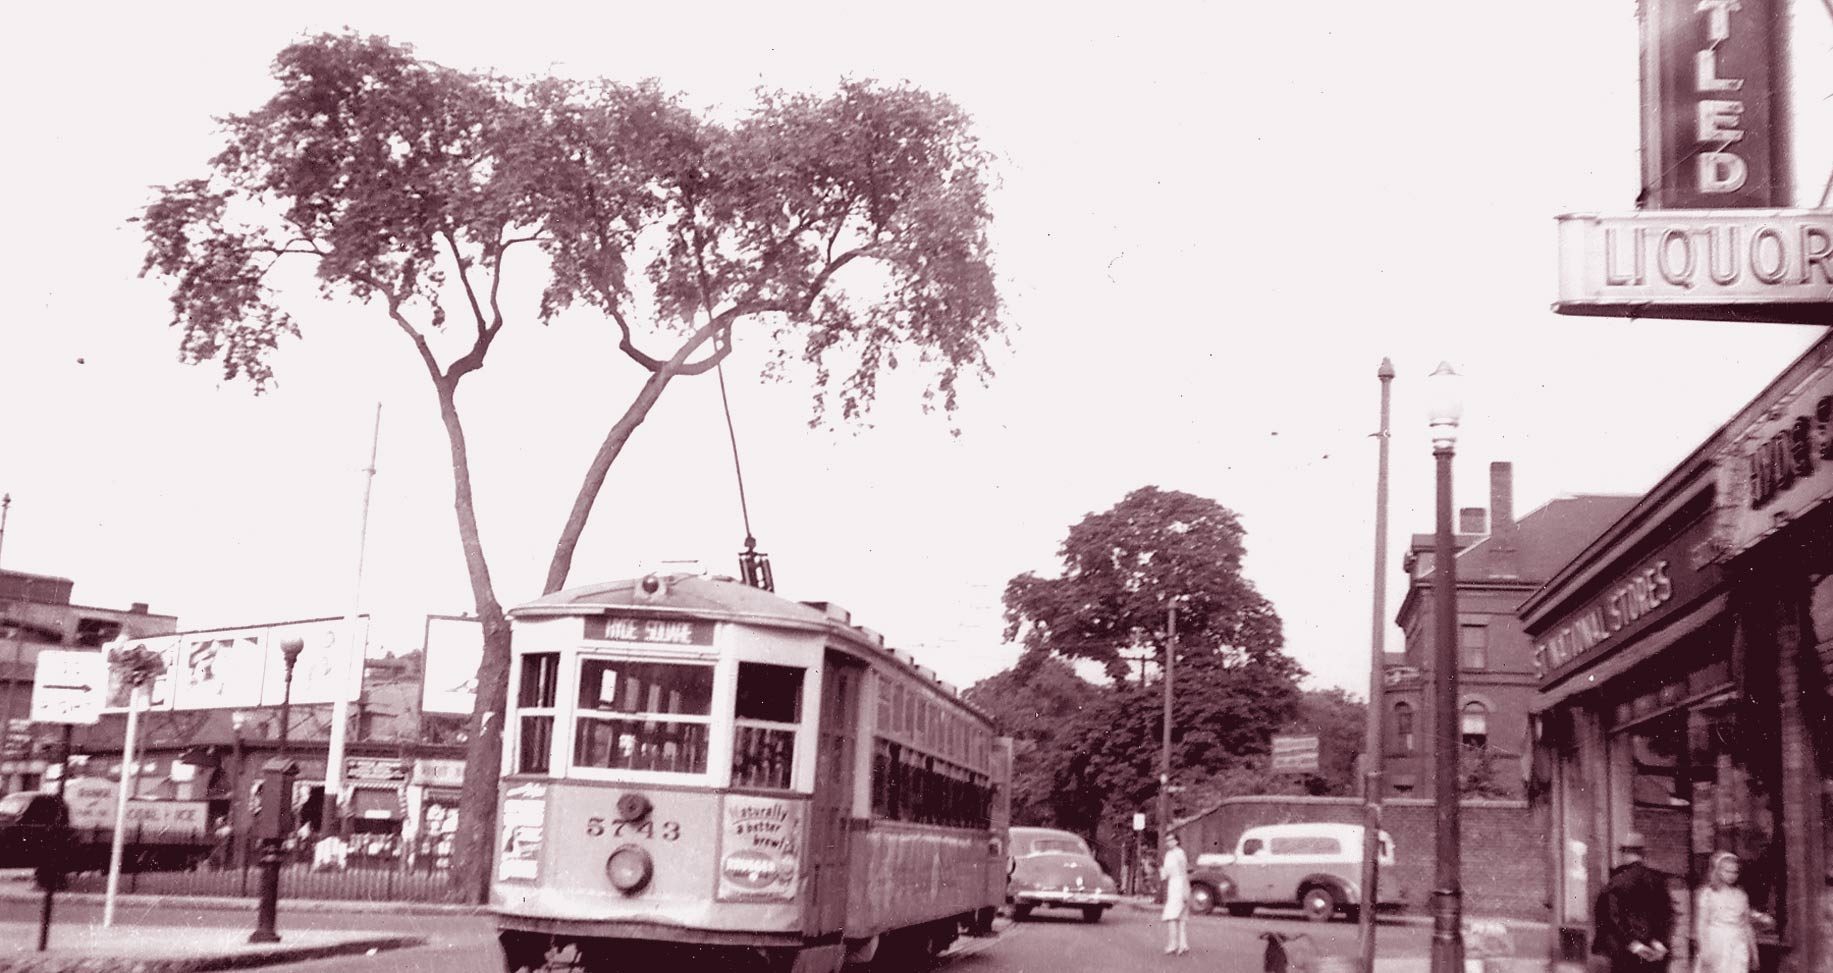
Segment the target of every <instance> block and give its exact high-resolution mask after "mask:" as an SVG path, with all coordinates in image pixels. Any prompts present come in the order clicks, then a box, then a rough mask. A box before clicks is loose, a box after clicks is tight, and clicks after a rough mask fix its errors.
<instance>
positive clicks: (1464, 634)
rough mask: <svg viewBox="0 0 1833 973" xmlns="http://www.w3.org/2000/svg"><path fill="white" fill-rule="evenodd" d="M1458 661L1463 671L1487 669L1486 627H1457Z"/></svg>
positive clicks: (1487, 628)
mask: <svg viewBox="0 0 1833 973" xmlns="http://www.w3.org/2000/svg"><path fill="white" fill-rule="evenodd" d="M1457 640H1458V659H1459V663H1458V664H1459V665H1460V666H1462V667H1463V668H1465V669H1487V668H1489V627H1488V626H1487V625H1460V626H1458V636H1457Z"/></svg>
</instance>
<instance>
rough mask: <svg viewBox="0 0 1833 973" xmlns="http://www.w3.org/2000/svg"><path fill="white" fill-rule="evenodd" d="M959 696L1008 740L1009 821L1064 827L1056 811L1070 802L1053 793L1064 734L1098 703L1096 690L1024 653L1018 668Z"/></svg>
mask: <svg viewBox="0 0 1833 973" xmlns="http://www.w3.org/2000/svg"><path fill="white" fill-rule="evenodd" d="M962 696H963V697H964V698H966V699H967V701H968V702H970V703H973V704H974V705H975V706H978V707H980V708H981V709H982V710H985V711H986V712H987V714H988V715H990V716H992V717H993V721H994V722H995V723H996V724H997V725H998V727H999V732H1000V733H1002V734H1005V735H1006V736H1009V737H1011V738H1012V783H1011V787H1012V823H1013V824H1027V825H1042V826H1057V825H1061V824H1065V823H1068V818H1067V817H1066V816H1062V815H1060V814H1059V811H1060V810H1062V809H1064V808H1068V807H1070V806H1071V805H1072V803H1073V802H1071V801H1066V800H1064V795H1063V794H1062V793H1061V792H1060V791H1059V790H1058V789H1057V782H1058V778H1059V777H1060V775H1061V774H1060V772H1061V770H1062V764H1063V761H1064V759H1065V757H1066V754H1067V752H1068V751H1067V749H1066V746H1065V743H1064V735H1065V732H1066V731H1067V730H1068V728H1069V727H1070V726H1072V725H1073V724H1074V723H1075V721H1076V720H1077V719H1078V718H1080V716H1081V715H1082V713H1083V712H1084V711H1085V710H1087V709H1088V708H1089V707H1091V706H1098V705H1100V701H1101V699H1102V697H1103V696H1104V693H1103V690H1102V687H1100V686H1097V685H1095V684H1094V683H1091V682H1089V681H1087V680H1085V679H1083V678H1082V677H1081V676H1078V675H1076V672H1075V670H1074V669H1073V668H1072V667H1071V666H1070V665H1069V663H1067V662H1065V661H1063V660H1062V659H1057V658H1052V657H1050V656H1048V655H1044V654H1043V653H1028V654H1026V655H1025V656H1023V657H1021V658H1020V660H1019V663H1018V665H1015V666H1013V667H1012V668H1010V669H1007V670H1006V671H1004V672H1001V673H997V674H995V675H992V676H989V677H987V678H986V679H983V680H981V681H980V682H977V683H975V684H974V685H972V686H970V687H968V689H967V691H966V692H964V693H962Z"/></svg>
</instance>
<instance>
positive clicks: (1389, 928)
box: [0, 900, 1546, 973]
mask: <svg viewBox="0 0 1833 973" xmlns="http://www.w3.org/2000/svg"><path fill="white" fill-rule="evenodd" d="M37 919H38V908H37V904H36V903H34V902H29V901H23V900H13V901H4V902H0V923H4V924H5V926H6V928H7V929H8V930H9V931H12V930H19V929H32V930H35V928H36V926H35V924H36V922H37ZM100 921H101V906H100V905H99V904H96V903H87V902H76V901H60V902H59V904H58V908H57V911H56V924H55V925H54V928H53V932H52V937H53V942H58V941H59V939H58V937H59V930H64V931H65V935H69V934H70V931H71V930H75V929H79V928H81V927H84V926H93V925H96V924H99V923H100ZM252 924H253V912H252V911H251V910H228V909H200V908H197V907H195V906H189V907H187V906H185V905H183V904H181V903H179V902H176V901H174V900H164V901H163V902H161V901H153V902H134V901H126V902H124V903H123V905H122V907H120V908H118V909H117V913H116V927H117V928H118V929H119V930H120V934H121V935H132V934H133V932H134V930H136V929H141V930H158V931H164V930H172V929H190V930H194V931H197V932H198V933H199V934H200V935H201V934H203V932H204V931H206V930H230V931H232V932H233V933H234V934H235V935H238V936H239V935H240V934H241V933H243V932H244V931H246V930H250V929H252ZM278 925H279V929H280V933H281V935H282V937H283V938H284V937H286V936H287V935H288V934H289V933H290V934H292V935H293V936H294V937H295V940H296V941H297V940H303V939H305V938H307V937H309V936H310V935H313V934H315V933H319V932H323V931H327V930H343V931H353V930H360V931H372V932H376V933H406V934H412V935H415V936H420V937H424V938H425V939H426V940H427V944H426V945H425V946H418V947H413V948H408V949H402V950H397V951H391V952H387V953H382V954H376V955H352V956H340V957H332V958H326V959H319V960H310V961H305V962H296V963H289V964H287V965H286V966H285V967H284V968H285V969H287V970H296V971H300V973H359V971H374V970H376V969H379V968H384V964H385V967H386V968H387V969H389V970H401V971H408V973H501V970H502V965H501V964H502V960H501V956H500V954H499V952H498V949H497V946H496V941H495V929H494V926H493V923H492V920H491V918H490V917H489V916H488V915H453V914H404V913H400V912H389V911H383V910H364V911H348V912H338V911H325V910H323V909H317V908H315V909H306V908H288V906H287V903H285V902H283V903H282V905H281V911H280V919H279V923H278ZM998 929H999V934H998V935H997V936H994V937H991V938H987V939H962V940H960V941H959V942H957V944H956V946H955V948H954V949H953V950H951V951H950V953H949V954H948V955H947V956H945V957H944V958H943V961H942V963H941V964H940V967H939V968H940V969H944V970H950V971H958V973H1111V971H1113V970H1134V969H1141V970H1192V971H1195V970H1202V971H1205V973H1210V971H1217V970H1242V971H1255V970H1259V969H1261V965H1262V957H1263V953H1264V950H1265V942H1264V940H1263V939H1262V938H1261V934H1262V933H1264V932H1268V931H1277V932H1280V933H1284V934H1286V935H1288V936H1295V937H1303V939H1301V940H1298V943H1299V945H1296V946H1294V947H1293V948H1294V949H1295V950H1304V951H1306V952H1313V953H1315V955H1317V956H1318V957H1320V958H1321V959H1322V960H1323V961H1324V967H1325V968H1326V969H1333V968H1334V969H1348V968H1349V967H1348V966H1347V965H1345V963H1346V962H1347V959H1348V958H1349V957H1353V956H1354V955H1355V953H1356V927H1355V925H1354V924H1352V923H1348V922H1342V921H1338V922H1331V923H1324V924H1318V923H1309V922H1305V921H1302V920H1301V919H1299V918H1298V917H1297V915H1296V913H1293V914H1290V915H1284V916H1282V915H1273V914H1261V915H1257V916H1254V917H1251V918H1241V919H1237V918H1233V917H1228V916H1220V915H1211V916H1198V917H1195V918H1193V919H1192V920H1191V923H1190V946H1191V952H1190V954H1189V955H1186V956H1166V955H1164V953H1163V952H1162V950H1163V946H1164V939H1163V937H1164V931H1163V927H1162V925H1161V924H1160V923H1159V922H1158V919H1157V915H1156V912H1155V911H1153V910H1152V909H1151V908H1149V907H1148V906H1147V905H1145V904H1144V903H1137V902H1135V903H1128V904H1125V905H1123V906H1122V907H1120V908H1117V909H1114V910H1112V911H1111V912H1109V913H1108V914H1107V916H1106V917H1105V918H1104V919H1103V920H1102V921H1101V922H1100V923H1096V924H1089V923H1084V922H1082V921H1081V919H1080V917H1079V915H1077V914H1076V913H1072V912H1062V913H1055V912H1050V911H1042V912H1039V913H1037V914H1036V915H1035V916H1034V917H1033V918H1032V919H1031V920H1029V921H1027V922H1023V923H1012V922H1009V921H1008V920H1005V919H1001V920H1000V921H999V923H998ZM1430 934H1431V930H1430V928H1429V926H1427V925H1426V924H1424V923H1422V922H1419V921H1417V920H1414V921H1411V922H1399V921H1393V922H1384V923H1383V924H1382V926H1381V928H1380V930H1379V938H1378V942H1379V944H1380V957H1381V966H1382V968H1383V969H1384V970H1392V971H1395V973H1406V971H1410V970H1412V969H1424V957H1425V956H1426V955H1427V952H1428V944H1429V939H1430ZM1510 935H1511V938H1512V939H1513V942H1514V946H1515V955H1516V956H1518V957H1523V958H1531V957H1536V956H1544V955H1545V946H1546V940H1545V936H1546V933H1545V930H1544V929H1543V928H1542V927H1539V926H1514V927H1511V929H1510ZM1332 958H1334V962H1333V961H1332ZM4 965H5V964H4V963H0V966H4Z"/></svg>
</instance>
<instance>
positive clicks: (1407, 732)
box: [1394, 703, 1416, 753]
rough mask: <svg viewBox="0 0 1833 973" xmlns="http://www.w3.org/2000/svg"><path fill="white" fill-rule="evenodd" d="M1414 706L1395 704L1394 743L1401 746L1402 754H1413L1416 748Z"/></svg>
mask: <svg viewBox="0 0 1833 973" xmlns="http://www.w3.org/2000/svg"><path fill="white" fill-rule="evenodd" d="M1413 732H1414V731H1413V706H1412V704H1411V703H1395V704H1394V742H1395V743H1396V744H1398V745H1399V747H1400V752H1401V753H1412V752H1413V748H1414V746H1415V742H1416V741H1415V740H1414V737H1413Z"/></svg>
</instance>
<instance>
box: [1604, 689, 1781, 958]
mask: <svg viewBox="0 0 1833 973" xmlns="http://www.w3.org/2000/svg"><path fill="white" fill-rule="evenodd" d="M1626 705H1628V706H1633V705H1634V704H1633V703H1632V704H1626ZM1621 712H1622V711H1621V710H1620V711H1619V714H1620V715H1621ZM1773 740H1774V729H1773V715H1772V716H1771V717H1770V718H1769V719H1767V720H1766V719H1765V718H1764V714H1762V713H1760V712H1758V711H1757V710H1756V709H1755V708H1754V707H1751V706H1750V705H1748V704H1747V703H1745V702H1743V701H1742V699H1741V697H1740V696H1739V695H1738V694H1736V693H1733V692H1730V691H1723V692H1718V693H1715V694H1711V695H1708V696H1706V697H1703V698H1697V699H1694V700H1690V701H1686V702H1685V703H1683V704H1680V705H1675V706H1674V707H1672V708H1671V709H1669V710H1667V711H1666V712H1660V713H1658V714H1657V715H1654V716H1651V717H1647V718H1644V719H1642V720H1640V721H1639V722H1636V723H1634V724H1632V725H1630V726H1627V727H1625V728H1624V729H1622V730H1621V731H1620V732H1618V733H1617V734H1616V735H1615V739H1614V740H1613V750H1614V767H1615V769H1616V771H1617V772H1618V773H1617V774H1616V775H1614V776H1615V778H1616V780H1617V782H1618V783H1617V787H1618V788H1619V790H1618V794H1619V800H1617V801H1615V802H1613V803H1614V805H1615V807H1616V809H1617V812H1618V814H1619V815H1620V817H1619V818H1618V820H1616V821H1615V822H1614V824H1615V826H1614V831H1615V833H1616V835H1617V836H1619V837H1620V836H1621V835H1622V834H1624V833H1625V832H1628V831H1637V832H1640V833H1641V834H1642V836H1643V838H1644V839H1645V840H1646V841H1647V842H1648V851H1647V855H1646V859H1645V860H1646V861H1647V862H1648V864H1649V865H1650V866H1651V867H1654V868H1657V869H1660V870H1661V871H1663V872H1666V873H1668V874H1669V875H1671V876H1674V877H1675V879H1676V881H1675V883H1674V887H1673V889H1672V891H1673V894H1674V907H1675V915H1676V917H1677V923H1676V925H1677V927H1678V929H1679V932H1677V934H1676V937H1675V938H1676V940H1678V941H1681V942H1684V941H1685V939H1686V938H1687V935H1688V931H1689V930H1691V928H1692V898H1693V894H1694V891H1695V890H1697V889H1698V888H1699V886H1700V885H1701V884H1702V883H1703V882H1704V881H1705V877H1706V870H1707V866H1708V863H1709V861H1710V859H1711V857H1712V855H1713V853H1714V852H1718V851H1729V852H1732V853H1734V854H1736V855H1737V856H1738V857H1739V858H1741V859H1743V861H1744V873H1743V879H1742V883H1741V884H1742V885H1743V886H1744V889H1745V891H1746V892H1747V893H1748V894H1749V896H1750V905H1751V908H1752V909H1753V910H1756V911H1758V912H1761V913H1763V914H1764V916H1767V917H1776V916H1783V915H1785V914H1786V913H1785V911H1784V908H1783V906H1784V902H1783V901H1782V896H1783V892H1784V889H1785V883H1784V881H1783V861H1782V854H1783V849H1782V842H1781V840H1780V835H1779V834H1778V831H1777V821H1778V820H1779V816H1780V808H1779V806H1778V802H1777V792H1776V787H1775V781H1776V779H1777V778H1776V774H1777V769H1776V768H1774V767H1772V766H1770V765H1769V764H1770V761H1771V760H1772V759H1773V758H1772V757H1771V756H1770V754H1771V752H1772V751H1773V747H1774V744H1773ZM1622 798H1627V800H1624V799H1622ZM1778 932H1779V930H1778V929H1777V928H1776V926H1775V924H1774V923H1773V922H1770V923H1766V924H1765V923H1760V924H1759V940H1760V941H1761V942H1767V943H1770V944H1774V942H1775V941H1776V937H1777V933H1778ZM1684 958H1685V957H1682V956H1679V955H1677V956H1676V960H1677V961H1678V960H1682V959H1684Z"/></svg>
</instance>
